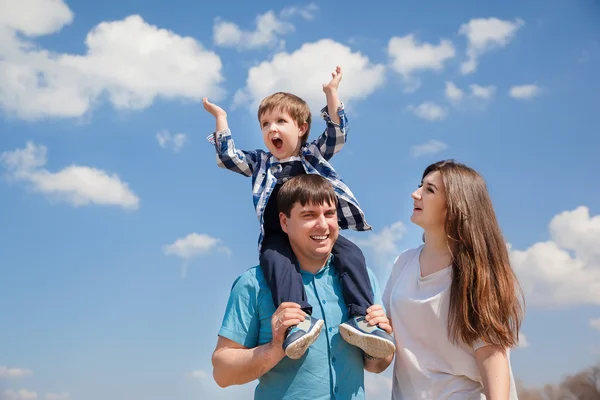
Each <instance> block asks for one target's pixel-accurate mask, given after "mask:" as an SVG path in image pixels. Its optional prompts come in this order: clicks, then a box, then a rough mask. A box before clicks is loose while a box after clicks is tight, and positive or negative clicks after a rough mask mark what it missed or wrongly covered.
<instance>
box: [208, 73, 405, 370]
mask: <svg viewBox="0 0 600 400" xmlns="http://www.w3.org/2000/svg"><path fill="white" fill-rule="evenodd" d="M331 75H332V79H331V81H330V82H329V83H328V84H324V85H323V91H324V92H325V97H326V99H327V106H326V107H325V108H323V110H321V116H322V117H323V119H324V120H325V122H326V129H325V132H323V134H322V135H321V136H320V137H319V138H318V139H316V140H315V141H313V142H311V143H307V140H308V136H309V132H310V125H311V115H310V109H309V107H308V105H307V104H306V102H305V101H304V100H302V99H301V98H299V97H297V96H295V95H293V94H291V93H282V92H278V93H275V94H272V95H271V96H268V97H266V98H265V99H263V101H262V102H261V104H260V106H259V108H258V120H259V122H260V126H261V129H262V134H263V140H264V143H265V145H266V147H267V149H268V150H269V151H268V152H265V151H263V150H254V151H243V150H237V149H236V148H235V144H234V142H233V139H232V138H231V132H230V131H229V127H228V124H227V113H226V112H225V111H224V110H223V109H221V108H220V107H218V106H216V105H214V104H212V103H210V102H209V101H208V100H207V99H206V98H204V99H203V104H204V108H205V109H206V111H208V112H209V113H210V114H212V115H213V116H214V117H215V119H216V132H215V133H213V134H211V135H209V137H208V140H209V141H210V142H211V143H213V144H214V145H215V148H216V151H217V165H218V166H219V167H221V168H225V169H228V170H231V171H234V172H237V173H239V174H242V175H245V176H251V177H252V192H253V199H254V207H255V209H256V214H257V216H258V220H259V223H260V227H261V234H260V237H259V241H258V249H259V252H260V265H261V269H262V272H263V274H264V276H265V280H266V281H267V283H268V285H269V289H270V290H271V294H272V296H273V302H274V304H275V307H278V306H279V305H280V304H281V303H282V302H294V303H298V304H299V305H300V307H301V308H302V310H303V311H304V312H306V313H307V314H308V315H310V314H311V313H312V307H311V305H310V304H308V302H307V301H306V294H305V293H304V287H303V283H302V276H301V275H300V272H299V267H298V265H297V260H296V257H295V256H294V253H293V252H292V249H291V247H290V244H289V241H288V238H287V235H286V234H285V233H284V232H283V231H282V229H281V225H280V222H279V212H278V209H277V193H278V192H279V189H280V187H281V185H282V184H283V183H284V182H285V181H287V180H288V179H289V178H291V177H293V176H295V175H298V174H307V173H308V174H319V175H321V176H323V177H324V178H326V179H327V180H328V181H329V182H330V183H331V184H332V185H333V187H334V189H335V192H336V194H337V196H338V219H339V226H340V228H341V229H348V228H350V229H355V230H359V231H364V230H370V229H371V227H370V226H369V225H368V224H367V223H366V221H365V216H364V213H363V212H362V210H361V209H360V206H359V204H358V201H357V200H356V199H355V197H354V195H353V194H352V192H351V191H350V189H349V188H348V187H347V186H346V184H345V183H344V182H343V181H342V180H341V178H340V177H339V176H338V174H337V173H336V172H335V170H334V169H333V167H332V166H331V165H330V164H329V162H328V160H329V159H331V157H333V155H334V154H336V153H337V152H338V151H340V150H341V148H342V146H343V145H344V143H345V141H346V131H347V125H348V120H347V118H346V113H345V111H344V106H343V104H342V102H341V101H340V99H339V97H338V91H337V89H338V86H339V83H340V80H341V79H342V69H341V68H340V67H339V66H338V67H337V68H336V70H335V71H334V72H333V73H332V74H331ZM310 239H311V240H313V241H315V244H316V245H317V246H318V243H319V241H320V240H324V239H326V238H322V237H320V236H319V237H317V236H311V237H310ZM332 253H333V256H334V259H333V264H334V266H335V268H336V269H337V271H338V273H339V276H340V279H341V283H342V293H343V295H344V301H345V303H346V305H347V307H348V316H349V317H350V319H349V320H348V321H347V322H345V323H343V324H341V325H340V326H339V330H340V334H341V335H342V337H343V338H344V340H346V341H347V342H349V343H350V344H352V345H355V346H358V347H360V348H361V349H363V351H364V352H365V353H366V354H367V356H369V357H375V358H383V357H386V356H387V355H389V354H391V353H393V352H394V351H395V344H394V339H393V337H392V336H390V335H389V334H387V333H386V332H385V331H384V330H383V329H380V328H379V327H377V326H370V325H368V323H367V321H365V317H364V316H365V315H366V314H367V308H368V307H369V306H371V305H372V304H373V290H372V288H371V284H370V281H369V276H368V273H367V268H366V262H365V258H364V256H363V254H362V251H361V250H360V248H358V246H356V245H355V244H354V243H352V242H351V241H350V240H348V239H346V238H344V237H342V236H341V235H340V236H339V237H338V240H337V241H336V243H335V245H334V246H333V251H332ZM322 328H323V321H322V320H319V319H316V318H313V317H312V316H310V317H309V318H306V319H305V321H303V322H302V323H300V324H299V325H297V326H294V327H292V328H291V329H290V331H289V332H288V334H287V336H286V339H285V341H284V343H283V348H284V350H285V353H286V355H287V356H288V357H289V358H292V359H298V358H300V357H302V355H303V354H304V352H305V351H306V349H307V348H308V347H309V346H310V345H311V344H312V343H313V342H314V341H315V340H316V339H317V337H318V336H319V333H320V332H321V329H322Z"/></svg>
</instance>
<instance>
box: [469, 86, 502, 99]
mask: <svg viewBox="0 0 600 400" xmlns="http://www.w3.org/2000/svg"><path fill="white" fill-rule="evenodd" d="M469 88H470V89H471V95H472V96H473V97H477V98H480V99H484V100H489V99H491V98H492V97H494V94H495V93H496V86H494V85H489V86H480V85H477V84H474V83H473V84H471V85H469Z"/></svg>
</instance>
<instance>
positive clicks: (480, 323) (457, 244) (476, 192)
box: [423, 160, 524, 348]
mask: <svg viewBox="0 0 600 400" xmlns="http://www.w3.org/2000/svg"><path fill="white" fill-rule="evenodd" d="M434 171H439V172H440V174H441V177H442V181H443V183H444V187H445V190H446V206H447V215H446V235H447V237H448V246H449V248H450V252H451V253H452V265H453V267H452V268H453V271H452V272H453V274H452V285H451V289H450V312H449V316H448V334H449V337H450V339H451V340H452V341H453V342H456V341H457V340H458V339H462V340H463V341H464V342H465V343H467V344H469V345H473V344H474V343H475V342H476V341H477V340H483V341H484V342H486V343H488V344H495V345H498V346H501V347H502V348H510V347H515V346H516V345H517V344H518V341H519V330H520V327H521V321H522V319H523V314H524V299H523V292H522V290H521V287H520V285H519V282H518V280H517V277H516V275H515V273H514V271H513V270H512V268H511V266H510V259H509V255H508V248H507V245H506V242H505V241H504V237H503V235H502V232H501V230H500V227H499V225H498V221H497V219H496V214H495V212H494V208H493V206H492V201H491V199H490V196H489V194H488V190H487V187H486V184H485V181H484V180H483V178H482V177H481V175H479V174H478V173H477V172H476V171H474V170H473V169H472V168H469V167H467V166H466V165H463V164H460V163H457V162H455V161H454V160H445V161H439V162H437V163H435V164H432V165H430V166H428V167H427V168H426V169H425V172H424V173H423V178H425V176H427V175H428V174H429V173H431V172H434Z"/></svg>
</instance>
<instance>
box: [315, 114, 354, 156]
mask: <svg viewBox="0 0 600 400" xmlns="http://www.w3.org/2000/svg"><path fill="white" fill-rule="evenodd" d="M338 116H339V117H340V123H339V124H336V123H335V122H333V121H332V120H331V116H330V115H329V114H328V112H327V106H325V107H323V109H322V110H321V117H323V119H324V120H325V124H326V127H325V131H324V132H323V133H322V134H321V136H319V137H318V138H317V139H315V140H314V141H313V144H314V145H315V146H316V147H317V148H318V149H319V151H320V152H321V155H322V156H323V158H325V160H328V161H329V159H331V157H333V156H334V155H335V154H337V153H338V152H339V151H340V150H341V149H342V147H344V144H345V143H346V135H347V133H348V118H347V117H346V111H344V104H343V103H342V105H341V106H340V107H339V108H338Z"/></svg>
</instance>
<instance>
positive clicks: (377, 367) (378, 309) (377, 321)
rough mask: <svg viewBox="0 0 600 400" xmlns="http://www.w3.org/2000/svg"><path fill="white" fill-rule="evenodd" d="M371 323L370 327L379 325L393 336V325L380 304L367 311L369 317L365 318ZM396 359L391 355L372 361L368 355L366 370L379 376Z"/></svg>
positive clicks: (365, 362)
mask: <svg viewBox="0 0 600 400" xmlns="http://www.w3.org/2000/svg"><path fill="white" fill-rule="evenodd" d="M365 319H366V320H367V321H369V325H379V327H380V328H381V329H383V330H384V331H386V332H387V333H389V334H390V335H393V334H394V333H393V331H392V325H391V322H390V320H389V319H388V317H387V315H385V311H384V310H383V307H382V306H381V305H379V304H375V305H372V306H371V307H369V308H368V309H367V315H366V317H365ZM393 359H394V353H392V354H390V355H389V356H387V357H385V358H379V359H371V358H370V357H368V356H367V355H366V354H365V356H364V365H365V370H366V371H369V372H372V373H374V374H379V373H381V372H383V371H385V370H386V369H387V367H389V366H390V364H391V363H392V360H393Z"/></svg>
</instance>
